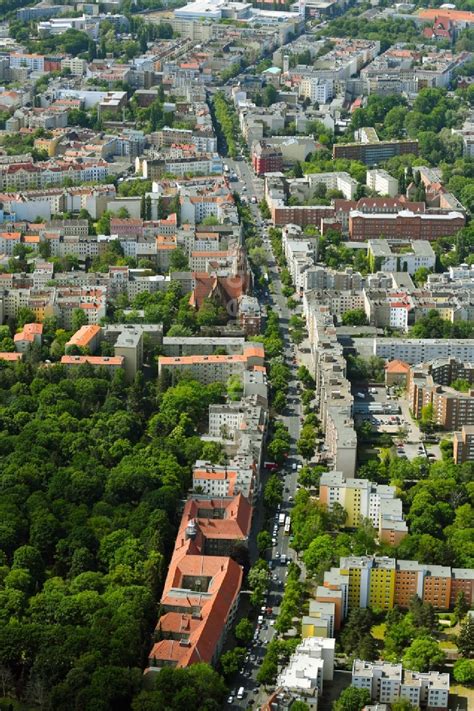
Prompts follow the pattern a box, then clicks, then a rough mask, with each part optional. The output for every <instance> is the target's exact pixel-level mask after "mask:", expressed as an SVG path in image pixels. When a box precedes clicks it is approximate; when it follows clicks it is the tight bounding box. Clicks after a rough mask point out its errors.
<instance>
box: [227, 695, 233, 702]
mask: <svg viewBox="0 0 474 711" xmlns="http://www.w3.org/2000/svg"><path fill="white" fill-rule="evenodd" d="M227 703H228V704H233V703H234V697H233V696H229V698H228V699H227Z"/></svg>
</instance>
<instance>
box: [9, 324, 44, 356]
mask: <svg viewBox="0 0 474 711" xmlns="http://www.w3.org/2000/svg"><path fill="white" fill-rule="evenodd" d="M42 340H43V324H42V323H25V325H24V326H23V328H22V329H21V331H19V332H18V333H15V335H14V336H13V341H14V343H15V350H16V351H17V352H18V353H26V351H27V350H29V349H30V348H31V346H33V345H37V346H41V343H42Z"/></svg>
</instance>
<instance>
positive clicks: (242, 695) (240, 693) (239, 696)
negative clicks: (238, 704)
mask: <svg viewBox="0 0 474 711" xmlns="http://www.w3.org/2000/svg"><path fill="white" fill-rule="evenodd" d="M244 694H245V690H244V687H243V686H241V687H240V689H239V690H238V692H237V698H238V699H243V698H244Z"/></svg>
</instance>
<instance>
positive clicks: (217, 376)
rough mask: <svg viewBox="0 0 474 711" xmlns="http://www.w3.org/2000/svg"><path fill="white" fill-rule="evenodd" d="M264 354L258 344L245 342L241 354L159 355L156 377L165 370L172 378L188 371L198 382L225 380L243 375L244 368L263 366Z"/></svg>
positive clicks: (222, 381)
mask: <svg viewBox="0 0 474 711" xmlns="http://www.w3.org/2000/svg"><path fill="white" fill-rule="evenodd" d="M264 358H265V354H264V351H263V347H262V346H261V345H260V344H246V345H245V347H244V348H243V353H242V354H237V355H193V356H181V357H179V356H178V357H171V356H169V357H168V356H160V357H159V359H158V377H161V375H162V374H163V372H164V371H165V370H166V371H168V373H169V374H170V375H171V378H172V380H173V381H174V379H175V378H176V376H177V375H178V374H179V373H183V372H188V373H190V375H192V377H193V378H195V379H196V380H198V381H199V382H200V383H204V384H208V383H214V382H221V383H225V382H227V380H228V378H229V377H230V376H231V375H240V376H242V375H243V372H244V371H245V370H253V369H254V368H264Z"/></svg>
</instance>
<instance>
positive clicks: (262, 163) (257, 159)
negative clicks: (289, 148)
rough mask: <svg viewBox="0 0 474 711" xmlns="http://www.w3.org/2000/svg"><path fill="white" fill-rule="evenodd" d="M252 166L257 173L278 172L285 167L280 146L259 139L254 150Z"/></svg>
mask: <svg viewBox="0 0 474 711" xmlns="http://www.w3.org/2000/svg"><path fill="white" fill-rule="evenodd" d="M252 167H253V169H254V171H255V175H264V174H265V173H278V172H280V171H281V170H282V169H283V155H282V152H281V150H280V149H279V148H275V147H274V146H269V145H268V144H267V143H265V141H257V142H256V143H255V144H254V147H253V151H252Z"/></svg>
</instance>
